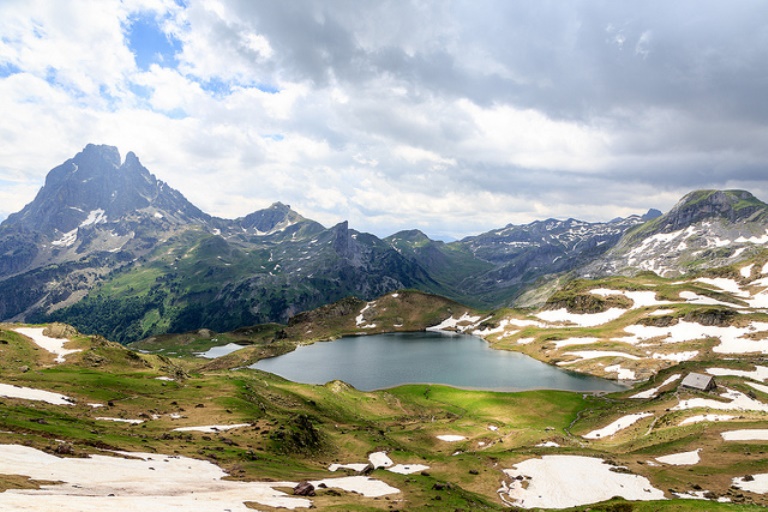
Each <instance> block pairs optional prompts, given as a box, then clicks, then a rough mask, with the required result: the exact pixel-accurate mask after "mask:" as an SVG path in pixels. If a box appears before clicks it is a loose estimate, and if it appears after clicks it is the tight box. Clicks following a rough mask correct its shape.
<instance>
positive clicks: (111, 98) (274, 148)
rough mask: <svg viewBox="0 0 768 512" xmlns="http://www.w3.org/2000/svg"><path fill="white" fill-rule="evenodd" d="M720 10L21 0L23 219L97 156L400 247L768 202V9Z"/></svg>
mask: <svg viewBox="0 0 768 512" xmlns="http://www.w3.org/2000/svg"><path fill="white" fill-rule="evenodd" d="M706 3H707V4H708V5H707V6H703V5H702V4H701V3H700V2H688V1H686V2H677V3H675V5H674V6H671V5H670V6H647V5H644V4H625V3H621V4H609V5H606V6H604V8H603V9H599V10H598V9H591V8H588V7H587V6H585V5H583V4H581V3H574V4H570V5H568V6H567V7H563V6H549V5H546V4H539V3H530V4H510V3H508V2H486V3H483V4H482V5H477V4H475V3H470V2H462V1H460V2H454V3H449V4H443V3H436V4H427V5H423V4H421V3H418V2H413V3H410V2H400V3H397V4H380V5H371V4H365V3H356V2H353V3H349V2H341V1H334V2H319V1H318V2H305V3H301V4H295V3H293V2H276V3H253V2H239V1H236V0H221V1H218V2H204V1H201V0H190V1H188V2H185V3H183V4H182V5H178V3H177V2H173V1H171V0H141V1H138V0H137V1H132V2H119V1H117V0H103V1H99V2H91V1H87V0H76V1H73V2H67V3H66V4H60V3H57V2H46V1H42V0H39V1H25V2H21V1H10V2H2V4H0V34H2V37H0V109H2V111H3V116H2V118H0V133H2V134H3V141H4V144H2V145H1V146H0V184H2V185H3V186H2V187H0V190H2V192H0V199H3V201H2V205H3V206H2V211H0V218H1V217H3V216H5V215H7V214H8V213H11V212H13V211H17V210H19V209H20V208H21V207H23V206H24V204H25V203H27V202H29V201H31V200H32V198H33V196H34V193H35V190H36V189H37V188H38V187H39V186H40V185H41V184H42V181H43V178H44V175H45V173H46V172H47V171H48V170H49V169H51V168H52V167H54V166H56V165H58V164H59V163H61V162H62V161H64V160H66V159H67V158H69V157H71V156H73V155H74V154H75V153H76V152H77V151H79V150H80V149H81V148H82V147H84V146H85V144H86V143H89V142H93V143H98V144H111V145H115V146H118V147H119V148H120V150H121V152H122V153H127V152H128V151H134V152H136V153H137V154H138V155H139V157H140V158H141V159H142V162H143V163H144V164H145V165H146V166H147V167H148V168H149V169H150V170H151V171H152V172H153V173H155V174H156V175H157V176H158V177H159V178H161V179H163V180H164V181H166V182H168V183H169V184H170V185H171V186H173V187H175V188H178V189H179V190H181V192H182V193H184V194H185V195H186V196H187V197H188V198H189V199H190V200H191V201H192V202H194V203H195V204H197V205H198V206H200V207H201V208H202V209H203V210H205V211H207V212H208V213H211V214H214V215H218V216H223V217H230V218H233V217H236V216H241V215H245V214H247V213H250V212H251V211H254V210H256V209H259V208H263V207H266V206H268V205H269V204H271V203H272V202H274V201H277V200H280V201H283V202H284V203H288V204H291V205H292V206H293V207H294V208H295V209H297V210H298V211H299V212H301V213H302V214H304V215H305V216H308V217H310V218H314V219H316V220H318V221H320V222H322V223H324V224H326V225H331V224H334V223H336V222H339V221H341V220H344V219H348V220H350V222H351V225H352V226H354V227H356V228H357V229H361V230H365V231H371V232H374V233H376V234H378V235H388V234H391V233H393V232H395V231H397V230H398V229H402V228H412V227H417V228H421V229H422V230H424V231H426V232H427V233H429V234H432V235H443V236H456V237H459V236H463V235H467V234H476V233H479V232H481V231H485V230H488V229H492V228H496V227H499V226H503V225H506V224H507V223H510V222H512V223H524V222H530V221H532V220H536V219H541V218H546V217H569V216H572V217H577V218H582V219H584V220H592V221H596V220H607V219H610V218H612V217H615V216H618V215H628V214H631V213H638V212H640V213H642V211H644V210H645V209H647V208H649V207H657V208H661V209H666V208H669V207H670V206H671V205H672V204H673V203H674V202H675V201H676V200H677V199H679V198H680V197H681V196H682V195H683V194H684V193H686V192H688V191H689V190H691V189H694V188H702V187H712V188H725V187H743V188H748V189H750V190H752V191H753V192H754V193H756V194H757V195H758V197H762V198H765V197H766V196H768V186H766V175H765V172H764V170H765V168H766V164H767V163H768V150H767V149H766V145H765V144H764V141H765V137H766V135H768V132H767V131H766V128H765V127H766V126H768V123H766V119H767V118H768V107H763V106H762V105H763V103H764V102H762V101H760V98H761V97H762V91H764V90H765V88H766V86H768V83H766V80H767V79H766V77H765V75H764V74H763V73H761V71H760V69H761V66H760V65H759V63H762V62H765V59H766V57H768V55H766V54H767V53H768V46H766V45H765V44H762V43H763V42H764V41H761V40H759V38H760V37H761V36H760V34H764V33H765V28H766V26H768V15H766V13H765V9H764V8H763V6H762V5H761V4H760V3H759V2H750V1H748V2H740V3H739V4H738V5H735V6H721V5H720V4H718V3H715V2H711V3H710V2H706ZM726 7H727V8H726ZM673 11H674V12H673ZM690 13H695V14H696V16H687V19H689V23H687V24H686V26H685V27H683V28H682V29H681V27H680V26H679V25H678V24H673V23H670V20H673V19H680V17H681V16H686V14H690ZM405 20H413V21H405ZM139 28H141V29H142V30H145V32H142V33H139ZM734 35H737V36H738V37H734ZM139 36H141V37H139ZM153 45H154V46H153Z"/></svg>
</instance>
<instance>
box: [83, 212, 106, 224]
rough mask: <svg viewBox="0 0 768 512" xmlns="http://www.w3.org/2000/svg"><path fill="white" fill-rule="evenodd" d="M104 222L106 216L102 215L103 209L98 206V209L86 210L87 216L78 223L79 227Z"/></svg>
mask: <svg viewBox="0 0 768 512" xmlns="http://www.w3.org/2000/svg"><path fill="white" fill-rule="evenodd" d="M105 222H107V216H106V215H104V210H102V209H101V208H99V209H98V210H91V211H90V212H88V216H87V217H86V218H85V220H84V221H83V222H81V223H80V227H81V228H84V227H86V226H91V225H93V224H104V223H105Z"/></svg>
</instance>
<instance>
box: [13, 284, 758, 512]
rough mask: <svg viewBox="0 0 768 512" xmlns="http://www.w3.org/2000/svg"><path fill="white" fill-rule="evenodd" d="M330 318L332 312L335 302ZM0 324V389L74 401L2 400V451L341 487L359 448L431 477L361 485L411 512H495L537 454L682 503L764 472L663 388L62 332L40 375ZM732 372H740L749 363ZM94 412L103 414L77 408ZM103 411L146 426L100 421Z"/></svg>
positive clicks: (714, 506)
mask: <svg viewBox="0 0 768 512" xmlns="http://www.w3.org/2000/svg"><path fill="white" fill-rule="evenodd" d="M409 293H414V292H409ZM400 295H401V297H402V294H400ZM406 295H407V294H406ZM419 298H420V299H422V300H423V301H427V300H430V299H429V296H423V295H414V296H412V297H411V300H416V299H419ZM380 301H382V299H380ZM386 304H388V303H386ZM359 306H360V304H359V303H354V307H353V308H352V309H353V310H358V311H359V309H358V308H359ZM337 307H338V308H342V309H343V304H341V305H338V306H337ZM326 313H327V312H326ZM401 313H402V311H401ZM343 317H344V315H341V318H343ZM301 325H302V328H304V327H306V324H301ZM329 325H333V324H332V323H331V324H329ZM9 327H10V326H4V328H2V329H0V374H2V375H3V382H5V383H13V384H16V385H19V386H28V387H34V388H37V389H45V390H50V391H54V392H58V393H62V394H65V395H67V396H70V397H72V398H74V399H75V405H71V406H54V405H49V404H45V403H43V402H30V401H26V400H20V399H8V398H6V399H2V401H1V402H2V405H0V443H24V444H26V445H29V446H33V447H36V448H40V449H43V450H46V451H49V452H51V453H59V452H57V451H56V450H57V449H59V450H60V448H59V447H60V446H61V443H60V442H57V441H54V440H63V441H65V442H66V444H67V446H69V447H71V454H72V455H76V456H82V455H85V454H88V453H98V451H99V450H101V449H104V448H107V449H117V450H126V451H145V452H146V451H156V452H158V453H176V454H179V455H184V456H190V457H195V458H204V459H208V460H211V461H212V462H215V463H216V464H218V465H220V466H221V467H223V468H225V469H226V470H227V471H229V473H230V474H231V475H232V478H234V479H236V480H241V479H242V480H264V479H274V480H280V481H282V480H289V481H299V480H302V479H318V478H327V477H329V476H337V475H332V474H329V473H328V471H327V466H328V464H330V463H332V462H339V463H351V462H364V461H366V460H367V456H368V454H370V453H371V452H374V451H386V452H387V453H388V454H389V455H390V457H392V458H393V459H394V460H395V461H396V462H398V463H417V462H418V463H420V464H425V465H428V466H429V467H430V468H429V469H428V470H427V471H425V472H423V473H421V474H416V475H408V476H405V475H397V474H393V473H389V472H387V471H383V470H375V471H374V472H373V473H372V474H371V476H372V477H373V478H376V479H380V480H384V481H385V482H387V483H389V484H390V485H393V486H395V487H397V488H399V489H400V490H401V491H402V493H403V494H402V498H398V499H404V500H405V503H407V509H408V510H428V509H432V510H434V509H438V510H443V509H445V508H446V507H448V509H449V510H455V509H464V510H501V509H503V508H504V507H503V506H502V503H501V502H500V501H499V499H498V498H497V496H496V489H498V487H499V485H500V482H501V480H502V479H503V474H502V473H501V469H504V468H510V467H511V466H513V465H514V464H515V463H517V462H520V461H522V460H524V459H527V458H530V457H536V456H540V455H543V454H549V453H564V454H574V455H588V456H595V457H601V458H604V459H607V460H611V461H614V462H615V463H617V464H621V465H625V466H627V467H628V468H629V470H630V471H631V472H633V473H637V474H641V475H644V476H646V477H648V478H650V479H651V482H652V483H653V484H654V485H655V486H656V487H658V488H660V489H664V490H666V489H675V490H677V491H679V492H684V491H689V490H691V488H692V487H691V486H696V485H698V486H700V487H702V488H705V489H708V490H710V491H712V492H714V493H715V494H716V495H720V496H728V497H731V498H732V499H738V500H744V501H746V502H750V501H754V502H755V503H756V504H765V503H766V502H765V500H764V499H763V498H762V497H761V496H760V495H754V494H750V493H742V492H739V491H736V490H733V489H731V488H730V478H731V476H733V475H743V474H754V473H758V472H764V471H765V468H764V464H763V462H762V461H763V459H762V455H760V453H759V451H760V450H764V449H765V448H766V447H764V446H761V445H753V447H752V449H751V450H750V453H749V454H745V451H744V449H745V448H747V447H749V445H744V444H739V443H736V444H733V445H723V443H722V442H720V441H719V432H720V431H721V430H723V428H724V426H723V425H720V424H707V423H703V424H695V425H690V426H685V427H680V426H678V423H679V421H680V419H681V418H682V417H684V416H682V414H683V413H681V412H675V411H671V412H670V406H671V404H672V403H674V402H675V400H676V399H677V398H676V397H675V395H674V394H672V393H663V394H661V395H660V397H659V398H658V399H649V400H629V399H626V398H622V396H626V395H628V394H629V392H627V393H624V394H617V395H611V396H608V397H598V396H591V395H582V394H579V393H569V392H563V391H546V390H542V391H527V392H522V393H497V392H485V391H467V390H460V389H455V388H450V387H446V386H428V385H410V386H401V387H398V388H394V389H390V390H385V391H378V392H371V393H364V392H360V391H357V390H355V389H354V388H352V387H350V386H348V385H347V384H344V383H342V382H338V381H335V382H330V383H328V384H326V385H323V386H311V385H302V384H297V383H293V382H289V381H286V380H284V379H281V378H279V377H276V376H274V375H271V374H268V373H265V372H261V371H257V370H226V369H223V370H222V369H217V368H218V365H217V364H216V363H217V361H213V362H205V361H200V360H199V359H194V358H191V357H185V358H173V357H165V356H158V355H148V354H141V353H137V352H134V351H132V350H129V349H126V348H125V347H123V346H121V345H118V344H115V343H111V342H108V341H106V340H103V339H101V338H98V337H87V336H82V335H77V334H73V333H72V332H71V331H68V332H70V338H71V339H72V341H71V342H70V343H71V345H70V348H75V347H76V348H80V349H82V352H77V353H73V354H70V355H69V356H67V362H66V363H62V364H52V359H51V357H50V355H49V354H48V353H47V352H45V351H42V350H35V347H34V346H33V345H31V344H30V343H29V341H28V340H26V339H25V338H24V337H23V336H21V335H19V334H18V333H16V332H14V331H12V330H10V329H9ZM336 327H338V326H336ZM283 328H287V327H285V326H283ZM279 329H280V326H274V325H273V326H264V327H263V328H251V329H250V330H248V329H246V330H243V331H239V332H237V333H228V334H227V336H228V338H226V339H222V335H215V334H214V333H211V332H198V333H196V334H194V335H193V334H190V335H188V338H186V340H187V344H186V346H187V348H189V347H202V345H201V344H202V343H205V342H210V341H211V338H212V337H217V338H218V339H219V341H220V342H222V341H230V340H232V339H236V337H237V336H251V337H254V336H259V335H262V336H264V337H265V338H269V337H270V336H273V335H274V334H275V333H276V332H277V331H278V330H279ZM59 331H60V332H63V330H61V329H60V330H59ZM229 336H231V338H230V337H229ZM179 339H180V338H176V341H178V340H179ZM166 341H168V340H166ZM155 342H158V341H157V340H156V341H155ZM145 343H147V344H148V343H150V342H149V341H147V342H145ZM179 350H181V348H180V349H179ZM251 350H255V348H254V347H251ZM733 364H736V363H733ZM704 365H705V363H702V362H696V363H686V366H687V369H688V370H699V371H700V369H701V368H702V367H704ZM224 366H229V365H224ZM737 367H739V368H745V369H748V368H749V365H748V364H744V363H741V364H739V365H737ZM685 370H686V368H683V369H677V370H676V371H678V372H679V371H685ZM670 374H671V371H669V370H668V371H667V372H663V373H662V374H660V375H659V376H658V377H657V378H656V382H657V383H658V382H661V380H662V379H665V378H666V377H667V376H668V375H670ZM158 377H164V378H170V379H172V380H159V379H158ZM728 381H729V382H728V385H729V386H735V387H737V388H738V387H740V380H739V378H736V377H729V378H728ZM650 385H651V384H649V386H650ZM93 403H98V404H101V405H102V406H103V407H100V408H98V409H95V408H93V407H92V406H89V405H87V404H93ZM649 409H650V410H651V411H652V412H654V414H655V415H657V417H658V419H657V420H656V421H655V422H654V423H653V426H651V428H650V429H649V425H650V420H645V421H644V422H639V423H638V426H637V427H636V428H631V429H627V430H626V431H622V432H621V433H620V434H618V435H616V436H613V437H611V438H610V439H606V440H598V441H591V442H589V441H586V440H585V439H584V438H582V437H581V435H583V434H584V433H585V432H588V431H590V430H592V429H594V428H600V427H603V426H605V425H606V424H608V423H610V422H611V421H613V420H614V419H616V418H617V417H619V416H622V415H625V414H629V413H632V412H637V411H645V410H649ZM665 411H666V412H665ZM99 416H104V417H114V418H122V419H137V420H143V423H141V424H136V425H131V424H126V423H118V422H110V421H103V420H97V419H96V417H99ZM236 423H248V424H249V426H248V427H245V428H239V429H235V430H230V431H222V432H219V433H215V434H204V433H196V432H175V431H173V429H174V428H176V427H180V426H194V425H211V424H223V425H226V424H236ZM760 424H761V423H760V420H758V419H756V417H753V416H752V415H749V414H748V415H746V417H745V419H744V420H742V423H740V425H743V426H745V427H746V426H750V425H752V426H760ZM445 434H451V435H460V436H463V437H465V440H463V441H459V442H457V443H447V442H444V441H440V440H439V439H438V438H437V436H438V435H445ZM543 442H555V443H557V444H558V445H560V448H557V449H555V450H554V451H553V449H552V448H542V447H537V445H539V444H541V443H543ZM695 448H702V450H703V451H702V462H701V464H699V465H696V466H694V467H692V468H691V467H686V466H666V465H665V466H651V465H649V464H646V463H645V461H647V460H650V459H652V458H653V457H657V456H660V455H665V454H668V453H675V452H681V451H687V450H692V449H695ZM69 449H70V448H67V450H69ZM35 486H36V484H35V483H34V482H29V481H26V480H24V479H23V475H18V476H16V475H0V490H2V489H8V488H20V487H31V488H34V487H35ZM693 488H694V489H695V487H693ZM391 504H392V502H391V501H388V500H376V499H371V498H362V497H359V496H356V495H352V494H344V493H341V494H340V495H339V493H335V494H334V493H325V494H323V493H321V494H320V495H319V496H318V497H317V498H316V499H315V506H317V507H318V508H320V509H321V510H389V509H390V507H389V505H391ZM588 509H589V510H603V511H619V510H622V511H623V510H632V511H650V510H660V511H689V510H690V511H694V510H723V511H729V510H733V511H741V510H744V511H747V510H756V509H757V505H748V504H746V503H732V504H725V503H723V504H718V503H714V502H711V501H705V502H701V501H691V500H673V501H669V502H650V503H644V502H627V501H625V500H616V499H615V500H611V501H609V502H605V503H602V504H595V505H591V506H590V507H576V508H572V509H568V510H574V511H575V510H588Z"/></svg>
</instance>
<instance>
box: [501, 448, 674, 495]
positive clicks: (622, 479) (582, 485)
mask: <svg viewBox="0 0 768 512" xmlns="http://www.w3.org/2000/svg"><path fill="white" fill-rule="evenodd" d="M514 468H515V469H505V470H504V474H505V475H507V477H509V478H511V479H512V482H511V483H510V484H509V485H507V484H506V482H505V483H503V484H502V488H501V489H499V490H498V491H497V492H498V493H499V497H500V498H501V499H502V501H504V503H505V504H506V505H509V506H516V507H522V508H539V507H540V508H567V507H576V506H580V505H587V504H590V503H597V502H599V501H604V500H608V499H610V498H612V497H613V496H621V497H623V498H625V499H627V500H644V501H647V500H663V499H664V493H663V492H662V491H660V490H659V489H656V488H654V487H653V486H652V485H651V483H650V482H649V481H648V479H647V478H645V477H642V476H638V475H631V474H627V473H618V472H616V471H612V468H613V466H611V465H609V464H607V463H606V462H605V461H604V460H602V459H597V458H594V457H583V456H576V455H545V456H544V457H542V458H540V459H528V460H525V461H523V462H520V463H518V464H516V465H515V466H514ZM518 477H521V479H522V480H517V478H518ZM523 482H526V484H525V486H524V484H523Z"/></svg>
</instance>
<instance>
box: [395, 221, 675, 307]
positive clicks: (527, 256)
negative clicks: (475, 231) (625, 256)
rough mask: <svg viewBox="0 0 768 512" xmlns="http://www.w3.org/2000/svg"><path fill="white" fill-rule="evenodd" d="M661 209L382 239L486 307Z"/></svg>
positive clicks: (576, 261)
mask: <svg viewBox="0 0 768 512" xmlns="http://www.w3.org/2000/svg"><path fill="white" fill-rule="evenodd" d="M660 214H661V213H660V212H658V211H656V210H651V211H649V212H648V213H647V214H646V215H644V216H639V215H632V216H630V217H627V218H626V219H625V218H618V219H614V220H612V221H611V222H606V223H599V222H598V223H590V222H583V221H579V220H576V219H568V220H557V219H548V220H545V221H536V222H532V223H530V224H525V225H513V224H509V225H507V226H506V227H504V228H502V229H496V230H493V231H488V232H487V233H483V234H481V235H477V236H471V237H467V238H465V239H463V240H460V241H458V242H451V243H448V244H445V243H443V242H435V241H433V240H430V239H429V238H427V237H426V235H424V234H423V233H421V232H420V231H402V232H400V233H397V234H395V235H392V236H391V237H389V238H387V239H386V241H388V242H389V243H390V244H392V246H393V247H395V248H396V249H397V250H398V251H399V252H400V253H401V254H403V255H404V256H406V257H408V258H410V259H412V260H413V261H415V262H417V263H418V264H419V265H420V266H422V267H423V268H424V269H426V270H427V271H428V272H429V273H430V275H432V276H433V277H435V279H436V280H438V281H439V282H440V283H441V284H442V285H443V286H444V287H445V288H447V289H448V290H449V292H448V293H449V295H448V296H449V297H451V298H453V299H454V300H460V301H463V302H464V303H465V304H468V305H472V306H475V307H481V308H483V307H484V308H489V307H498V306H501V305H509V304H512V303H514V300H515V298H516V297H518V296H519V295H520V294H521V293H523V292H524V291H525V290H526V289H528V288H529V287H530V286H532V285H533V284H535V283H536V282H537V281H538V280H539V279H541V278H544V277H546V276H552V275H556V274H560V273H562V272H568V271H571V270H573V269H575V268H578V267H579V266H581V265H583V264H585V263H588V262H591V261H593V260H594V259H595V258H598V257H599V256H601V255H602V254H604V253H605V252H606V251H608V250H609V249H610V248H611V247H613V246H614V245H615V244H616V243H617V242H618V241H619V239H620V238H621V237H622V235H623V234H624V233H625V232H626V231H627V230H628V229H630V228H632V227H634V226H637V225H639V224H642V223H644V222H645V221H647V220H650V219H652V218H655V217H657V216H658V215H660Z"/></svg>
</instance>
